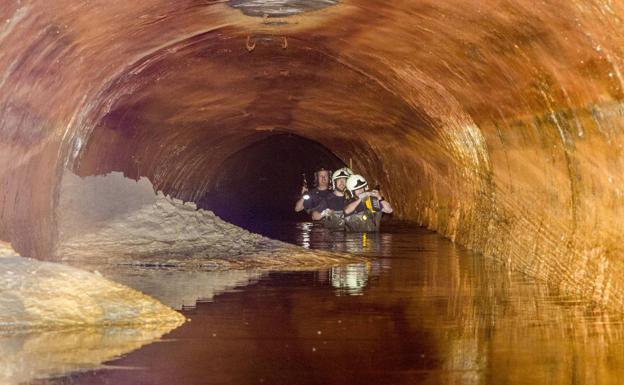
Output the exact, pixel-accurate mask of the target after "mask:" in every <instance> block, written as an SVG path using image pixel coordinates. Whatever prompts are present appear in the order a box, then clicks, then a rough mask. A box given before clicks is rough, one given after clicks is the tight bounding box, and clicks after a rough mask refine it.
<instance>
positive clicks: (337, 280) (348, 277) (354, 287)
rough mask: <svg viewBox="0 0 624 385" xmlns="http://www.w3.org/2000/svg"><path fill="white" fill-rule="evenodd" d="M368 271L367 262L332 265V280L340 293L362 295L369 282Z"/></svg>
mask: <svg viewBox="0 0 624 385" xmlns="http://www.w3.org/2000/svg"><path fill="white" fill-rule="evenodd" d="M368 272H369V265H368V264H365V263H362V264H353V265H348V266H339V267H332V268H331V270H330V272H329V273H330V281H331V284H332V286H333V287H335V288H336V289H337V291H336V293H337V294H338V295H341V294H348V295H360V294H362V289H363V288H364V286H366V283H367V282H368Z"/></svg>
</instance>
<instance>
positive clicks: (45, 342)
mask: <svg viewBox="0 0 624 385" xmlns="http://www.w3.org/2000/svg"><path fill="white" fill-rule="evenodd" d="M176 326H177V325H144V326H142V327H138V328H132V327H101V328H98V327H85V328H78V329H69V330H59V331H54V330H50V331H41V332H32V333H16V334H10V333H8V334H0V384H3V385H4V384H7V385H9V384H20V383H25V382H29V381H31V380H33V379H41V378H47V377H55V376H61V375H64V374H66V373H70V372H75V371H85V370H94V369H97V368H100V367H101V364H102V363H103V362H106V361H110V360H112V359H115V358H117V357H120V356H121V355H123V354H127V353H129V352H131V351H133V350H136V349H138V348H140V347H142V346H144V345H146V344H149V343H152V342H154V341H157V340H158V339H159V338H160V337H161V336H162V335H163V334H165V333H168V332H169V331H171V330H172V329H174V328H175V327H176Z"/></svg>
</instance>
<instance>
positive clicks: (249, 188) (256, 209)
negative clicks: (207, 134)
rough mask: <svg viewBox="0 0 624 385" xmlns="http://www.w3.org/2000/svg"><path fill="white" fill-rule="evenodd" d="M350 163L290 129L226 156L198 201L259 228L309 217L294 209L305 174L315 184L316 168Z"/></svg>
mask: <svg viewBox="0 0 624 385" xmlns="http://www.w3.org/2000/svg"><path fill="white" fill-rule="evenodd" d="M344 165H345V163H344V162H343V161H342V160H340V159H339V158H338V157H336V155H334V154H333V153H332V152H331V151H330V150H329V149H327V148H326V147H325V146H323V145H322V144H320V143H318V142H315V141H313V140H309V139H306V138H303V137H301V136H298V135H293V134H288V133H279V134H275V135H272V136H269V137H267V138H264V139H261V140H259V141H257V142H255V143H252V144H250V145H248V146H247V147H245V148H243V149H241V150H239V151H237V152H235V153H234V154H232V155H231V156H229V157H228V158H226V159H225V160H224V161H223V163H222V164H221V166H219V167H218V170H217V172H216V174H215V176H214V178H213V181H212V183H211V185H210V186H209V188H208V191H207V192H206V193H205V194H204V195H203V196H202V197H201V198H200V199H199V200H198V202H197V205H198V207H199V208H203V209H207V210H211V211H213V212H214V213H215V214H217V215H218V216H219V217H221V218H222V219H224V220H226V221H228V222H230V223H233V224H235V225H238V226H241V227H243V228H247V229H250V228H252V229H254V230H258V225H259V224H260V223H261V222H265V221H299V220H307V219H309V217H308V215H307V214H306V213H305V212H300V213H296V212H294V210H293V207H294V204H295V201H296V200H297V199H298V198H299V195H300V189H301V185H302V183H303V175H305V176H306V180H307V183H308V187H312V186H313V185H314V172H315V171H316V170H319V169H320V168H325V169H329V170H335V169H337V168H340V167H343V166H344Z"/></svg>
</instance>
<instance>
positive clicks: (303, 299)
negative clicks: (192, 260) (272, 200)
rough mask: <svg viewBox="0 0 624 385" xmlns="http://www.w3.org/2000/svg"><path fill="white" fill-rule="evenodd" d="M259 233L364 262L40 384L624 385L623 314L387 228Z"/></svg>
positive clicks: (279, 282)
mask: <svg viewBox="0 0 624 385" xmlns="http://www.w3.org/2000/svg"><path fill="white" fill-rule="evenodd" d="M252 228H253V226H252ZM255 229H256V230H259V229H258V228H255ZM260 230H262V232H264V233H265V234H267V235H270V236H274V237H276V238H281V239H283V240H286V241H290V242H293V243H297V244H300V245H302V246H304V247H308V248H323V249H332V250H338V251H347V252H354V253H358V254H363V255H367V256H369V257H371V261H370V263H365V264H361V265H351V266H346V267H339V268H332V269H330V270H323V271H317V272H273V273H269V274H265V275H263V276H262V277H261V278H260V279H259V280H258V281H256V282H254V283H251V284H249V285H248V286H243V287H236V288H234V289H232V290H229V291H227V292H224V293H221V294H219V295H216V296H215V297H214V298H213V300H212V301H210V302H199V303H198V304H197V306H196V307H195V308H192V309H187V310H184V314H185V315H186V316H187V317H188V318H190V319H191V320H192V321H191V322H187V323H186V324H184V325H183V326H182V327H180V328H178V329H176V330H174V331H172V332H171V333H169V334H168V335H166V336H164V337H163V339H162V340H161V341H159V342H156V343H153V344H151V345H147V346H145V347H143V348H141V349H138V350H136V351H134V352H131V353H128V354H126V355H124V356H122V357H120V358H118V359H115V360H113V361H109V362H106V363H105V367H104V368H103V369H99V370H95V371H89V372H83V373H75V374H71V375H68V376H65V377H60V378H55V379H48V380H40V381H37V382H36V383H54V384H115V385H122V384H133V385H135V384H189V385H190V384H617V383H621V382H620V381H621V378H622V376H623V375H624V325H623V323H622V320H623V318H622V317H621V316H619V315H613V314H609V313H608V312H605V311H600V310H597V309H595V308H592V307H591V306H590V305H587V304H583V303H579V302H576V301H574V300H571V299H569V298H566V297H564V296H561V295H559V294H558V293H556V292H554V291H553V290H551V289H549V288H548V287H547V286H546V285H544V284H542V283H539V282H535V281H533V280H531V279H529V278H526V277H524V276H522V275H520V274H517V273H513V272H510V271H508V270H506V269H505V267H503V266H501V265H499V264H494V263H492V262H491V261H487V260H485V259H484V258H482V257H480V256H478V255H474V254H472V253H469V252H467V251H465V250H461V249H459V248H458V247H455V246H454V245H453V244H451V243H450V242H449V241H448V240H445V239H443V238H441V237H440V236H438V235H437V234H434V233H431V232H429V231H426V230H423V229H420V228H414V227H410V226H396V225H395V226H388V227H386V229H385V230H384V231H385V232H383V233H381V234H377V235H368V236H365V237H364V236H362V234H350V235H344V234H341V233H328V232H326V231H325V230H323V229H317V228H313V227H312V226H311V225H310V224H306V223H303V224H301V223H300V224H296V225H292V224H274V225H267V224H265V225H264V226H263V228H262V229H260Z"/></svg>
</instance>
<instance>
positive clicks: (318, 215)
mask: <svg viewBox="0 0 624 385" xmlns="http://www.w3.org/2000/svg"><path fill="white" fill-rule="evenodd" d="M351 175H353V171H351V169H350V168H348V167H343V168H341V169H338V170H336V171H335V172H334V173H333V174H332V186H333V193H332V194H331V195H328V196H327V197H326V198H325V202H324V204H321V205H319V206H318V207H317V209H316V210H315V211H313V212H312V219H313V220H321V219H323V218H331V217H332V216H335V214H337V215H338V216H343V211H344V207H345V194H344V193H345V188H346V186H347V178H348V177H350V176H351ZM331 227H335V226H331Z"/></svg>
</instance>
